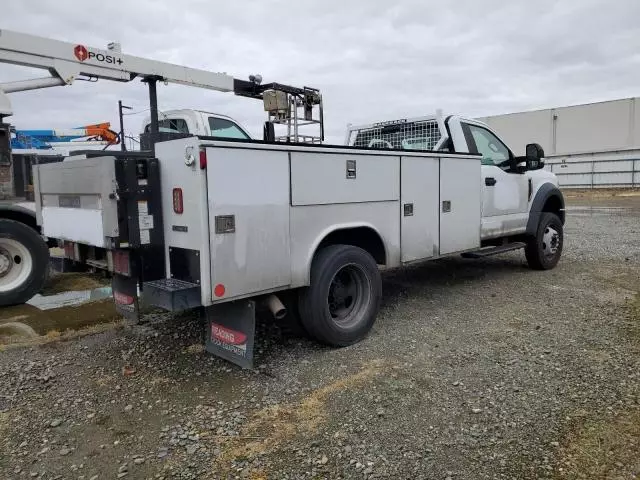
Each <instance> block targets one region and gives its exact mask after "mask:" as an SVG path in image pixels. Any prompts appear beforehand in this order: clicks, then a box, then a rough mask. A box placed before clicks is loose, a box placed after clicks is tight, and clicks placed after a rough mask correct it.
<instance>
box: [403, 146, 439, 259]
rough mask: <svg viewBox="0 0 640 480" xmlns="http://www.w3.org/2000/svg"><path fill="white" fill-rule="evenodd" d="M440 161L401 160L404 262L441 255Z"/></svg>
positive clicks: (425, 158)
mask: <svg viewBox="0 0 640 480" xmlns="http://www.w3.org/2000/svg"><path fill="white" fill-rule="evenodd" d="M439 162H440V160H439V159H438V158H430V157H402V158H401V175H400V176H401V182H402V188H401V189H400V191H401V204H400V217H401V219H402V220H401V225H402V235H401V240H400V243H401V247H402V261H403V262H411V261H414V260H420V259H422V258H429V257H433V256H437V255H438V254H439V253H440V252H439V244H440V237H439V234H438V231H439V227H440V218H439V214H438V198H439V196H440V181H439V177H438V175H439Z"/></svg>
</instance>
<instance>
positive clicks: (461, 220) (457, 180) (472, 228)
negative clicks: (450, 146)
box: [440, 156, 482, 255]
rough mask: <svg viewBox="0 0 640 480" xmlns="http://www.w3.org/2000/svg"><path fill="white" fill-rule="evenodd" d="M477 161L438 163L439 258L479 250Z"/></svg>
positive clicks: (463, 159)
mask: <svg viewBox="0 0 640 480" xmlns="http://www.w3.org/2000/svg"><path fill="white" fill-rule="evenodd" d="M481 180H482V177H481V174H480V158H479V157H471V156H470V157H457V158H455V157H442V158H441V159H440V255H445V254H448V253H454V252H461V251H464V250H471V249H474V248H479V247H480V212H481V205H482V201H481V195H482V191H481Z"/></svg>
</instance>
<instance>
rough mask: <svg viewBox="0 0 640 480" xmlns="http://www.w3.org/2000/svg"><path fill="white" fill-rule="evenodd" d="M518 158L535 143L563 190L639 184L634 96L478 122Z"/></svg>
mask: <svg viewBox="0 0 640 480" xmlns="http://www.w3.org/2000/svg"><path fill="white" fill-rule="evenodd" d="M479 120H482V121H483V122H486V123H487V124H488V125H490V126H491V128H493V129H495V130H496V132H498V134H499V135H500V136H501V137H502V138H503V139H504V140H505V141H506V142H507V143H508V145H509V146H510V147H511V148H513V149H514V153H515V154H516V155H523V154H524V148H525V145H526V144H527V143H531V142H536V143H539V144H540V145H541V146H542V148H543V149H544V151H545V154H546V160H545V162H546V163H547V167H546V168H547V169H549V170H552V171H553V172H554V173H556V174H557V175H558V177H559V179H560V184H561V185H562V186H565V187H609V186H619V187H623V186H626V187H631V186H636V187H638V186H640V97H636V98H627V99H620V100H612V101H608V102H599V103H590V104H585V105H575V106H569V107H558V108H550V109H545V110H535V111H530V112H519V113H510V114H506V115H495V116H491V117H484V118H480V119H479Z"/></svg>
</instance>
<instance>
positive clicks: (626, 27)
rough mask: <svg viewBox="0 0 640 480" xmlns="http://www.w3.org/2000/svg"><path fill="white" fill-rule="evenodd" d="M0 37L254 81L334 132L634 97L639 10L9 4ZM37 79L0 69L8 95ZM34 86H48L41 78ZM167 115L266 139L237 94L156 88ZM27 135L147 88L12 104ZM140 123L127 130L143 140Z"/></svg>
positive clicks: (484, 4)
mask: <svg viewBox="0 0 640 480" xmlns="http://www.w3.org/2000/svg"><path fill="white" fill-rule="evenodd" d="M5 3H7V5H3V17H2V19H1V20H0V28H8V29H12V30H19V31H24V32H26V33H32V34H37V35H41V36H46V37H52V38H57V39H61V40H66V41H70V42H79V43H84V44H87V45H92V46H95V47H100V46H104V45H106V43H108V42H109V41H113V40H117V41H120V42H121V44H122V48H123V51H124V52H125V53H130V54H133V55H138V56H143V57H146V58H152V59H156V60H162V61H168V62H173V63H179V64H182V65H187V66H191V67H197V68H205V69H210V70H214V71H226V72H227V73H229V74H231V75H233V76H235V77H237V78H246V77H247V76H248V75H249V74H251V73H261V74H262V75H263V77H264V79H265V81H277V82H281V83H288V84H292V85H299V86H302V85H309V86H313V87H317V88H320V89H321V91H322V92H323V95H324V101H325V113H326V117H325V118H326V128H327V133H328V136H329V138H330V140H332V141H341V139H342V136H343V132H344V128H345V125H346V124H347V123H367V122H372V121H378V120H382V119H390V118H400V117H410V116H419V115H425V114H430V113H432V112H434V111H435V109H436V108H443V109H444V110H445V111H448V112H452V113H453V112H455V113H460V114H464V115H469V116H480V115H488V114H495V113H506V112H511V111H519V110H523V109H531V108H542V107H551V106H560V105H567V104H573V103H582V102H590V101H596V100H605V99H613V98H620V97H629V96H636V95H637V94H638V89H637V85H638V83H639V76H640V31H639V29H640V27H638V26H637V21H636V19H637V18H638V17H639V16H640V2H634V1H632V0H630V1H622V0H621V1H618V2H605V1H599V0H582V1H580V2H557V1H552V0H541V1H538V2H535V3H534V2H529V1H524V0H523V1H520V0H513V1H511V2H503V1H497V0H484V1H481V2H479V1H475V0H458V1H456V2H431V1H424V0H421V1H412V0H404V1H400V2H396V3H393V2H383V1H380V0H359V1H355V0H352V1H345V0H341V1H338V0H324V1H322V2H321V1H311V0H298V1H295V2H294V1H284V0H262V1H253V0H245V1H237V2H212V1H207V0H182V1H181V2H175V1H171V2H169V1H163V0H155V1H153V0H136V1H128V2H125V1H120V0H112V1H111V2H109V4H108V8H106V7H105V8H102V7H100V8H99V7H92V8H90V9H89V8H87V3H86V2H80V1H71V0H67V1H57V2H49V1H46V0H31V1H29V2H5ZM31 75H32V72H30V71H28V70H26V71H25V69H18V67H8V66H5V65H0V81H7V80H13V79H17V78H27V77H29V76H31ZM37 75H41V73H38V74H37ZM159 94H160V107H161V109H165V110H166V109H170V108H201V109H205V110H210V111H217V112H220V113H225V114H228V115H230V116H232V117H234V118H236V119H237V120H238V121H240V122H242V123H243V124H245V125H247V126H248V127H249V129H250V130H251V131H252V132H253V133H254V134H256V135H259V134H260V133H259V132H260V131H261V123H262V122H263V121H264V112H263V111H262V106H261V105H260V104H259V103H258V102H255V101H252V100H248V99H244V98H238V97H234V96H233V95H231V94H222V93H216V92H209V91H204V90H199V89H193V88H188V87H181V86H169V87H164V86H161V87H159ZM11 98H12V102H13V104H14V110H15V112H16V114H15V115H14V117H12V122H13V123H14V124H16V125H18V126H21V127H25V128H26V127H29V128H32V127H33V128H35V127H44V128H46V127H73V126H78V125H83V124H87V123H92V122H96V121H102V120H109V121H111V122H112V123H113V124H114V125H115V124H117V117H116V110H117V109H116V104H117V100H118V99H123V100H124V102H125V103H126V104H129V105H131V106H133V107H134V109H135V110H144V109H146V108H147V105H146V101H147V100H146V92H145V86H144V85H142V84H140V83H139V82H138V81H134V82H131V84H128V85H126V84H125V85H122V84H117V83H113V82H106V81H105V82H99V83H98V84H87V83H85V82H77V83H76V84H74V86H72V87H64V88H62V87H60V88H52V89H47V90H40V91H33V92H25V93H19V94H13V95H12V97H11ZM143 116H144V112H143V113H141V114H140V115H133V116H129V117H127V125H126V127H127V129H128V130H129V131H131V132H137V131H138V130H139V128H140V125H141V123H142V117H143Z"/></svg>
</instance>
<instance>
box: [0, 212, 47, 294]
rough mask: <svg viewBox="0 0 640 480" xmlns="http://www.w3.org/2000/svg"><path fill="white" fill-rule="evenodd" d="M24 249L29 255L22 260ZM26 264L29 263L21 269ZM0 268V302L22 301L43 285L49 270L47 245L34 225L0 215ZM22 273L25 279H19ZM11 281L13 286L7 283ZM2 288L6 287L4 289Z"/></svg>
mask: <svg viewBox="0 0 640 480" xmlns="http://www.w3.org/2000/svg"><path fill="white" fill-rule="evenodd" d="M24 250H26V251H27V252H28V254H29V255H30V258H28V259H25V261H24V262H23V258H22V256H21V255H20V252H21V251H24ZM27 260H28V261H27ZM20 265H22V267H20ZM25 265H27V266H28V267H27V269H26V270H24V273H21V272H23V270H22V269H23V268H25ZM0 269H3V270H2V271H0V306H7V305H17V304H20V303H25V302H26V301H27V300H29V299H30V298H31V297H33V296H34V295H35V294H36V293H38V292H39V291H40V290H42V287H43V286H44V283H45V281H46V279H47V274H48V271H49V248H48V247H47V244H46V243H45V241H44V240H43V238H42V237H41V236H40V234H39V233H38V232H37V231H35V230H34V229H33V228H31V227H29V226H27V225H25V224H24V223H20V222H16V221H15V220H6V219H0ZM16 275H17V276H16ZM21 277H24V279H23V280H20V278H21ZM11 283H15V286H13V287H10V286H9V285H10V284H11ZM5 288H9V289H8V290H6V291H4V289H5Z"/></svg>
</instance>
